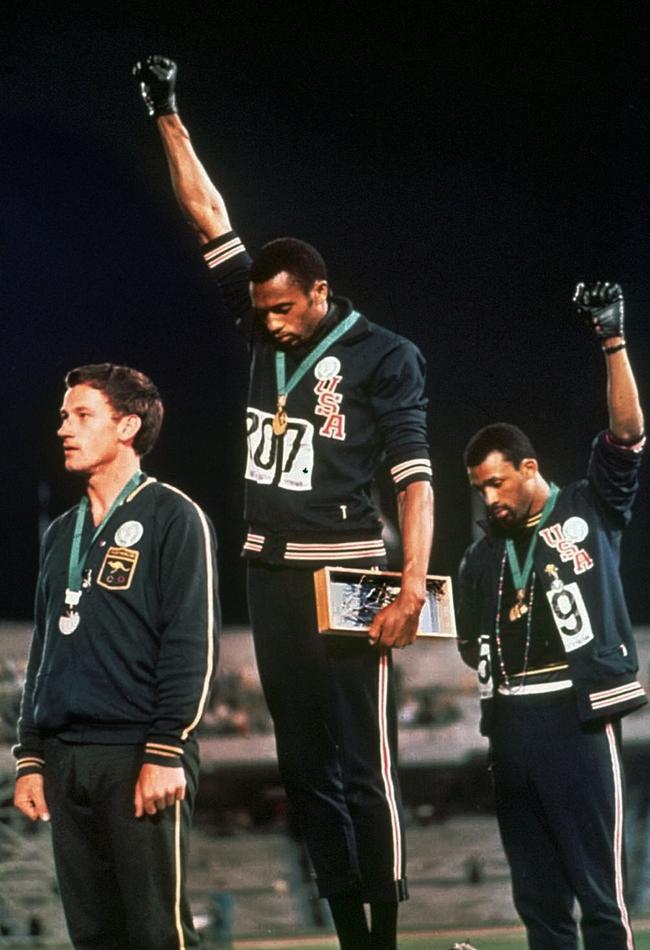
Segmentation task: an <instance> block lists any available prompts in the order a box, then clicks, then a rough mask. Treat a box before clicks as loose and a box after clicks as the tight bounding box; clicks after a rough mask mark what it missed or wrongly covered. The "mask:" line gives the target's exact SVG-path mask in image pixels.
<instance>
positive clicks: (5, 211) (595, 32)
mask: <svg viewBox="0 0 650 950" xmlns="http://www.w3.org/2000/svg"><path fill="white" fill-rule="evenodd" d="M175 6H176V7H177V9H175V10H174V12H173V13H172V12H169V13H167V12H165V11H166V10H167V9H168V8H167V7H165V6H164V5H160V4H157V5H154V4H148V5H146V6H144V5H138V4H128V5H124V6H123V7H122V8H120V7H119V6H117V5H103V6H102V8H101V9H100V8H99V7H97V8H95V6H94V5H93V4H77V3H58V4H56V3H50V4H40V5H39V4H38V3H37V4H29V6H27V5H26V4H24V3H15V4H12V3H8V4H5V6H4V18H3V29H2V39H0V71H1V74H2V87H3V88H2V100H1V103H0V108H1V109H2V130H3V132H2V138H1V140H0V141H1V147H2V149H3V150H4V153H5V154H4V161H3V165H2V167H3V172H2V176H0V189H1V197H2V221H3V228H2V236H1V241H2V253H1V256H0V267H1V268H2V270H1V273H0V281H1V288H2V290H1V298H0V306H1V314H2V318H1V319H2V344H1V350H0V352H1V356H0V360H1V364H0V365H1V373H0V387H1V391H0V397H1V398H0V406H1V409H0V412H1V413H2V418H1V419H0V423H1V429H0V431H2V435H3V445H4V453H3V455H4V458H3V466H2V471H3V485H2V506H3V512H2V532H1V536H0V557H1V558H2V572H1V576H2V577H3V580H2V602H1V603H0V616H5V617H7V616H16V617H27V616H28V615H29V612H30V603H31V591H32V587H33V584H34V579H35V569H36V561H37V520H38V502H37V491H38V486H39V484H41V483H42V484H46V485H48V486H49V490H50V492H51V497H50V500H49V505H48V509H49V512H50V513H51V514H52V515H55V514H58V513H59V512H60V511H62V510H63V509H64V508H65V507H67V506H68V505H70V504H72V503H74V501H75V500H76V498H77V496H78V491H79V486H78V484H75V483H74V482H71V481H70V480H69V479H68V478H67V477H66V476H63V475H62V464H61V457H60V452H59V449H58V446H57V440H56V438H55V436H54V431H55V429H56V424H57V423H56V420H57V410H58V406H59V401H60V398H61V394H62V377H63V374H64V372H65V370H66V369H68V368H70V367H72V366H75V365H79V364H81V363H84V362H90V361H103V360H111V361H116V362H122V363H127V364H131V365H135V366H137V367H138V368H140V369H143V370H145V371H146V372H148V373H149V374H150V375H151V376H152V377H153V378H154V379H155V380H156V382H157V383H158V385H159V387H160V389H161V390H162V393H163V396H164V398H165V401H166V407H167V418H166V424H165V427H164V430H163V435H162V438H161V441H160V443H159V446H158V448H157V449H156V450H155V452H154V453H153V455H152V456H151V457H150V459H148V460H147V466H146V467H147V470H148V471H149V472H150V473H151V474H155V475H157V476H160V477H162V478H164V479H165V480H168V481H172V482H175V483H176V484H178V485H179V486H180V487H182V488H183V489H185V490H186V491H188V492H189V493H190V494H192V495H193V496H194V497H195V498H196V500H197V501H199V502H200V503H202V504H203V505H204V507H205V508H206V509H207V510H208V511H209V513H210V514H211V515H212V517H213V519H214V521H215V524H216V525H217V529H218V532H219V535H220V541H221V571H222V585H223V586H222V589H223V600H224V607H225V614H226V619H228V620H237V619H243V615H244V606H243V582H242V576H243V571H242V565H241V562H240V561H239V557H238V548H239V543H240V540H241V534H242V524H241V519H240V517H239V512H240V510H241V505H242V490H241V476H240V472H241V470H242V463H243V451H244V444H243V437H242V431H243V421H242V410H243V406H244V401H245V388H246V385H245V378H246V360H245V353H244V352H243V350H242V348H241V347H240V343H239V341H238V339H237V338H236V336H235V334H234V331H232V330H231V328H230V327H229V325H228V322H227V320H224V319H223V315H222V314H220V313H219V311H218V309H217V307H216V305H215V303H214V301H213V298H212V294H211V289H210V286H209V283H208V280H207V278H206V275H205V273H204V271H203V269H202V265H201V264H200V262H198V260H197V255H196V250H195V246H194V243H193V238H192V236H191V235H190V234H189V232H188V230H187V228H186V226H185V225H184V223H183V222H182V221H181V219H180V215H179V214H178V212H177V210H176V207H175V204H174V201H173V199H172V197H171V193H170V189H169V186H168V183H167V176H166V169H165V166H164V160H163V157H162V153H161V150H160V149H159V147H158V143H157V140H156V136H155V133H154V130H153V129H152V128H151V127H150V126H149V124H148V123H147V121H146V119H145V116H144V108H143V106H142V103H141V102H140V101H139V98H138V95H137V90H136V88H135V85H134V83H133V81H132V79H131V77H130V68H131V65H132V63H133V62H134V61H135V60H136V59H138V58H140V57H141V56H144V55H147V54H148V53H150V52H161V53H165V54H168V55H171V56H173V57H174V58H176V59H177V60H178V62H179V64H180V77H179V89H178V99H179V104H180V106H181V110H182V114H183V117H184V119H185V121H186V123H187V124H188V126H189V127H190V129H191V131H192V133H193V138H194V141H195V145H196V147H197V150H198V151H199V152H200V154H201V156H202V157H203V159H204V161H205V163H206V165H207V166H208V169H209V171H210V173H211V174H212V175H213V176H214V178H215V180H216V181H217V182H218V183H219V185H220V187H221V188H222V190H223V192H224V194H225V196H226V199H227V201H228V204H229V207H230V210H231V218H232V219H233V221H234V223H235V225H236V226H237V227H238V229H239V231H240V232H241V233H242V234H243V236H244V237H245V239H246V240H247V243H248V244H249V246H250V247H251V248H253V249H254V248H255V247H257V246H259V244H260V243H262V242H263V241H265V240H268V239H270V238H271V237H274V236H277V235H280V234H287V233H290V234H296V235H297V236H300V237H303V238H305V239H306V240H309V241H311V242H312V243H314V244H316V246H317V247H319V249H320V250H321V251H322V253H323V255H324V257H325V259H326V260H327V261H328V263H329V268H330V277H331V283H332V284H333V287H334V289H335V291H337V292H339V293H343V294H345V295H347V296H350V297H351V298H352V299H353V300H354V302H355V304H356V306H357V307H358V308H360V309H361V310H363V311H364V312H365V313H366V314H367V315H368V316H369V317H371V318H372V319H375V320H377V321H378V322H380V323H383V324H385V325H387V326H389V327H391V328H394V329H397V330H398V331H400V332H403V333H404V334H405V335H407V336H409V337H411V338H412V339H413V340H415V341H416V342H417V343H418V345H419V346H420V347H421V348H422V350H423V351H424V353H425V355H426V356H427V359H428V362H429V380H428V387H429V396H430V400H431V412H430V432H431V444H432V450H433V456H434V463H435V467H436V471H437V473H438V474H437V522H438V529H437V540H436V547H435V555H434V559H433V567H434V569H435V570H436V571H438V572H444V573H454V572H455V570H456V567H457V564H458V560H459V558H460V555H461V553H462V550H463V548H464V546H465V545H466V543H467V542H468V541H469V537H470V527H469V526H470V512H469V491H468V489H467V487H466V484H465V475H464V471H463V468H462V463H461V452H462V448H463V446H464V444H465V442H466V441H467V439H468V438H469V436H470V435H471V434H472V433H473V432H474V431H475V430H476V429H477V428H478V427H479V426H481V425H484V424H487V423H488V422H491V421H495V420H497V419H505V420H507V421H511V422H514V423H517V424H519V425H521V426H522V427H524V428H525V429H526V430H527V431H528V432H529V434H530V435H531V436H532V438H533V440H534V441H535V442H536V444H537V446H538V450H539V452H540V455H541V457H542V459H543V461H544V465H543V470H544V473H545V474H546V475H547V476H550V477H552V478H553V479H554V480H556V481H559V482H560V483H564V482H566V481H568V480H570V479H572V478H575V477H579V476H580V475H581V474H582V473H583V471H584V466H585V463H586V458H587V453H588V448H589V443H590V439H591V437H592V435H593V434H595V432H596V431H597V430H598V429H599V428H601V427H603V425H604V424H605V423H606V412H605V396H604V368H603V365H602V357H601V356H600V354H599V352H598V348H597V346H596V344H595V343H594V341H593V340H591V339H590V337H589V334H588V333H587V331H586V330H584V329H583V328H582V327H581V326H580V325H579V324H578V323H577V321H576V319H575V318H574V317H573V315H572V311H571V307H570V297H571V293H572V288H573V286H574V284H575V282H576V280H577V279H580V278H587V279H589V278H600V277H602V278H603V279H610V280H619V281H620V282H621V283H622V284H623V286H624V289H625V292H626V307H627V315H628V339H629V341H630V348H631V355H632V359H633V363H634V365H635V367H636V369H637V375H638V377H639V383H640V387H641V391H642V395H643V397H644V400H645V404H646V406H647V407H649V411H650V398H649V395H650V394H649V393H648V388H649V387H648V383H647V373H646V370H645V363H646V359H647V353H648V341H649V338H650V329H649V327H650V322H649V320H648V315H649V313H650V271H649V269H648V266H647V259H648V252H649V250H650V245H649V241H648V213H647V209H648V206H649V201H648V197H649V195H648V192H649V187H650V186H649V184H648V173H647V169H648V167H649V165H650V134H649V131H648V130H649V118H650V116H649V112H650V108H649V106H648V93H649V91H650V80H649V78H648V73H647V66H646V63H647V41H646V38H647V35H648V31H647V27H648V22H647V14H646V13H645V12H644V11H645V5H642V4H638V5H637V4H633V3H629V4H623V3H612V4H611V5H607V4H599V5H598V11H597V12H595V4H593V3H591V4H584V5H582V4H580V3H558V2H553V3H551V2H549V3H542V2H519V3H510V4H501V3H493V2H481V0H474V2H471V0H455V2H453V3H436V2H430V3H420V2H408V0H406V2H402V3H393V2H388V3H385V4H384V5H383V6H381V7H380V8H379V7H378V8H377V9H380V10H381V13H379V14H377V13H376V12H372V13H371V12H369V11H370V8H369V7H367V6H366V5H363V6H362V5H361V4H359V3H354V2H350V3H347V4H343V3H331V2H327V0H323V2H320V3H318V4H312V5H307V4H301V5H295V6H294V5H292V4H286V3H275V4H270V3H262V2H258V3H252V2H248V0H243V2H239V3H237V4H230V3H229V4H225V3H219V2H216V3H211V4H201V3H193V2H186V3H184V4H182V6H181V5H180V4H176V5H175ZM120 9H121V10H122V12H120ZM649 484H650V483H649V481H648V479H647V478H646V484H645V486H644V489H643V492H642V495H641V497H640V498H639V500H638V502H637V508H636V514H635V520H634V521H633V524H632V526H631V528H630V529H629V531H628V535H627V538H626V541H625V545H624V550H625V554H624V576H625V580H626V587H627V590H628V598H629V603H630V606H631V610H632V613H633V616H634V619H636V620H637V621H645V622H650V598H649V596H648V584H647V580H646V574H647V571H646V569H645V564H644V561H643V555H642V552H643V550H644V549H645V546H646V544H647V538H648V535H649V534H650V505H649V504H648V501H649V499H650V488H649V487H648V485H649Z"/></svg>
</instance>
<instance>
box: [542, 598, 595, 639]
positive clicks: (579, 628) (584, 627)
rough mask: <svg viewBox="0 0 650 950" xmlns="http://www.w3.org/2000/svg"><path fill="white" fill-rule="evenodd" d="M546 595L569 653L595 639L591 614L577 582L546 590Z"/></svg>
mask: <svg viewBox="0 0 650 950" xmlns="http://www.w3.org/2000/svg"><path fill="white" fill-rule="evenodd" d="M546 597H547V598H548V602H549V604H550V605H551V613H552V614H553V620H554V621H555V626H556V627H557V629H558V632H559V634H560V636H561V637H562V643H563V644H564V649H565V651H566V652H567V653H571V652H572V650H579V649H580V647H583V646H584V645H585V644H586V643H589V641H590V640H593V638H594V634H593V630H592V629H591V622H590V620H589V614H588V613H587V608H586V607H585V602H584V600H583V598H582V594H581V593H580V588H579V587H578V585H577V584H575V583H574V584H564V585H563V586H562V587H558V588H555V589H553V588H551V590H548V591H547V592H546Z"/></svg>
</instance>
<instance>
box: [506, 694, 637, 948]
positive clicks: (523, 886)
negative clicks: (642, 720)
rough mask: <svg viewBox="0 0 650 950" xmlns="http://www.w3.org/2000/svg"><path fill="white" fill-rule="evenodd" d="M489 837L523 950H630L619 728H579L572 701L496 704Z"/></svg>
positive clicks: (565, 698) (510, 700)
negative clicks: (520, 926) (495, 833)
mask: <svg viewBox="0 0 650 950" xmlns="http://www.w3.org/2000/svg"><path fill="white" fill-rule="evenodd" d="M495 702H496V710H495V719H494V728H493V732H492V735H491V744H492V758H493V771H494V784H495V791H496V806H497V817H498V821H499V828H500V832H501V837H502V840H503V846H504V850H505V852H506V855H507V858H508V861H509V864H510V869H511V872H512V888H513V897H514V902H515V906H516V908H517V911H518V913H519V915H520V916H521V918H522V920H523V921H524V923H525V925H526V928H527V931H528V944H529V946H530V947H531V950H576V948H577V946H578V938H577V924H576V921H575V917H574V904H575V901H576V900H577V902H578V904H579V905H580V911H581V921H580V930H581V932H582V939H583V942H584V947H585V950H632V948H633V946H634V941H633V937H632V932H631V929H630V923H629V917H628V911H627V908H626V904H625V896H624V869H623V863H624V856H623V794H624V787H623V772H622V768H621V761H620V723H616V724H615V723H611V722H596V723H590V724H587V725H585V724H581V723H580V721H579V719H578V713H577V707H576V702H575V698H574V696H573V692H572V691H569V692H567V693H565V694H562V696H559V695H555V696H551V695H550V694H549V695H545V696H531V697H523V696H522V697H517V696H511V697H505V696H499V697H497V699H496V701H495Z"/></svg>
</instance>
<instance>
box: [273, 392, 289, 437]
mask: <svg viewBox="0 0 650 950" xmlns="http://www.w3.org/2000/svg"><path fill="white" fill-rule="evenodd" d="M286 404H287V397H286V395H285V394H284V393H283V394H281V395H279V396H278V411H277V412H276V414H275V415H274V416H273V432H274V434H275V435H277V436H281V435H284V433H285V432H286V431H287V414H286V412H285V411H284V407H285V406H286Z"/></svg>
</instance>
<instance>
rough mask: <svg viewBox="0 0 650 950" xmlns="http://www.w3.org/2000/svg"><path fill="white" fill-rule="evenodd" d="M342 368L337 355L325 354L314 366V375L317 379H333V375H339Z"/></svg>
mask: <svg viewBox="0 0 650 950" xmlns="http://www.w3.org/2000/svg"><path fill="white" fill-rule="evenodd" d="M340 369H341V361H340V360H339V359H337V357H336V356H324V357H323V359H322V360H321V361H320V362H319V363H316V366H315V367H314V376H315V377H316V379H331V378H332V376H338V373H339V370H340Z"/></svg>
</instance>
